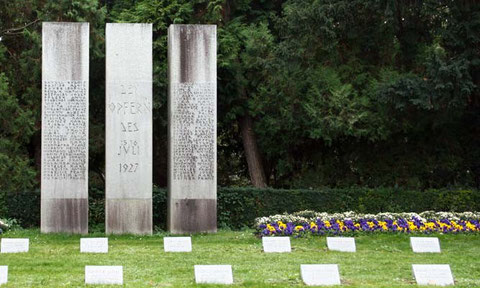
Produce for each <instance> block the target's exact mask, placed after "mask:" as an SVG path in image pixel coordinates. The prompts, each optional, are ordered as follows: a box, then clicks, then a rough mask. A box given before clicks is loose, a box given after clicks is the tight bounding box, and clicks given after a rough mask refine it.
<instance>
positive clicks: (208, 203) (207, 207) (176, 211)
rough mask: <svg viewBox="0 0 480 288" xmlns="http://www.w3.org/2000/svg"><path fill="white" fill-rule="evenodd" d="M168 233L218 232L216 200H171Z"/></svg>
mask: <svg viewBox="0 0 480 288" xmlns="http://www.w3.org/2000/svg"><path fill="white" fill-rule="evenodd" d="M168 210H169V211H168V216H169V218H168V231H170V232H171V233H173V234H188V233H203V232H207V233H215V232H217V200H216V199H170V201H169V203H168Z"/></svg>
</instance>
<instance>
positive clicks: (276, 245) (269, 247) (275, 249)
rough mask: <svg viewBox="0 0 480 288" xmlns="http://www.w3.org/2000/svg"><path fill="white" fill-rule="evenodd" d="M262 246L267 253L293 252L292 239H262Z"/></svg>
mask: <svg viewBox="0 0 480 288" xmlns="http://www.w3.org/2000/svg"><path fill="white" fill-rule="evenodd" d="M262 244H263V252H265V253H283V252H292V247H291V246H290V237H262Z"/></svg>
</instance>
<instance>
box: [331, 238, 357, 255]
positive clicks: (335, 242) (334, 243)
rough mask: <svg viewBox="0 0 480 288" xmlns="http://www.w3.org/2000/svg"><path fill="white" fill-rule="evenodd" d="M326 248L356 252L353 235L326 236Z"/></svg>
mask: <svg viewBox="0 0 480 288" xmlns="http://www.w3.org/2000/svg"><path fill="white" fill-rule="evenodd" d="M327 246H328V250H331V251H341V252H356V251H357V249H356V247H355V238H353V237H327Z"/></svg>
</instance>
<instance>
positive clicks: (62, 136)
mask: <svg viewBox="0 0 480 288" xmlns="http://www.w3.org/2000/svg"><path fill="white" fill-rule="evenodd" d="M43 90H44V99H43V100H44V105H43V112H42V113H43V122H44V123H43V131H42V134H43V136H42V137H43V142H42V153H44V155H43V161H44V163H43V170H42V177H43V178H44V179H55V180H67V179H68V180H79V179H82V180H84V179H85V172H86V165H87V155H88V154H87V153H88V150H87V149H88V148H87V147H88V146H87V145H88V137H87V131H88V130H87V129H88V107H87V91H88V82H87V81H44V82H43Z"/></svg>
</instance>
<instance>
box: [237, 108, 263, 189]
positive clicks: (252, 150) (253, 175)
mask: <svg viewBox="0 0 480 288" xmlns="http://www.w3.org/2000/svg"><path fill="white" fill-rule="evenodd" d="M239 124H240V132H241V134H242V141H243V149H244V150H245V157H246V158H247V164H248V173H249V174H250V181H251V182H252V185H253V186H254V187H257V188H265V187H267V180H266V178H265V171H264V170H263V163H262V158H261V155H260V150H259V149H258V146H257V138H256V136H255V132H254V131H253V119H252V117H251V116H250V115H248V114H247V115H245V116H243V117H242V118H240V121H239Z"/></svg>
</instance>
